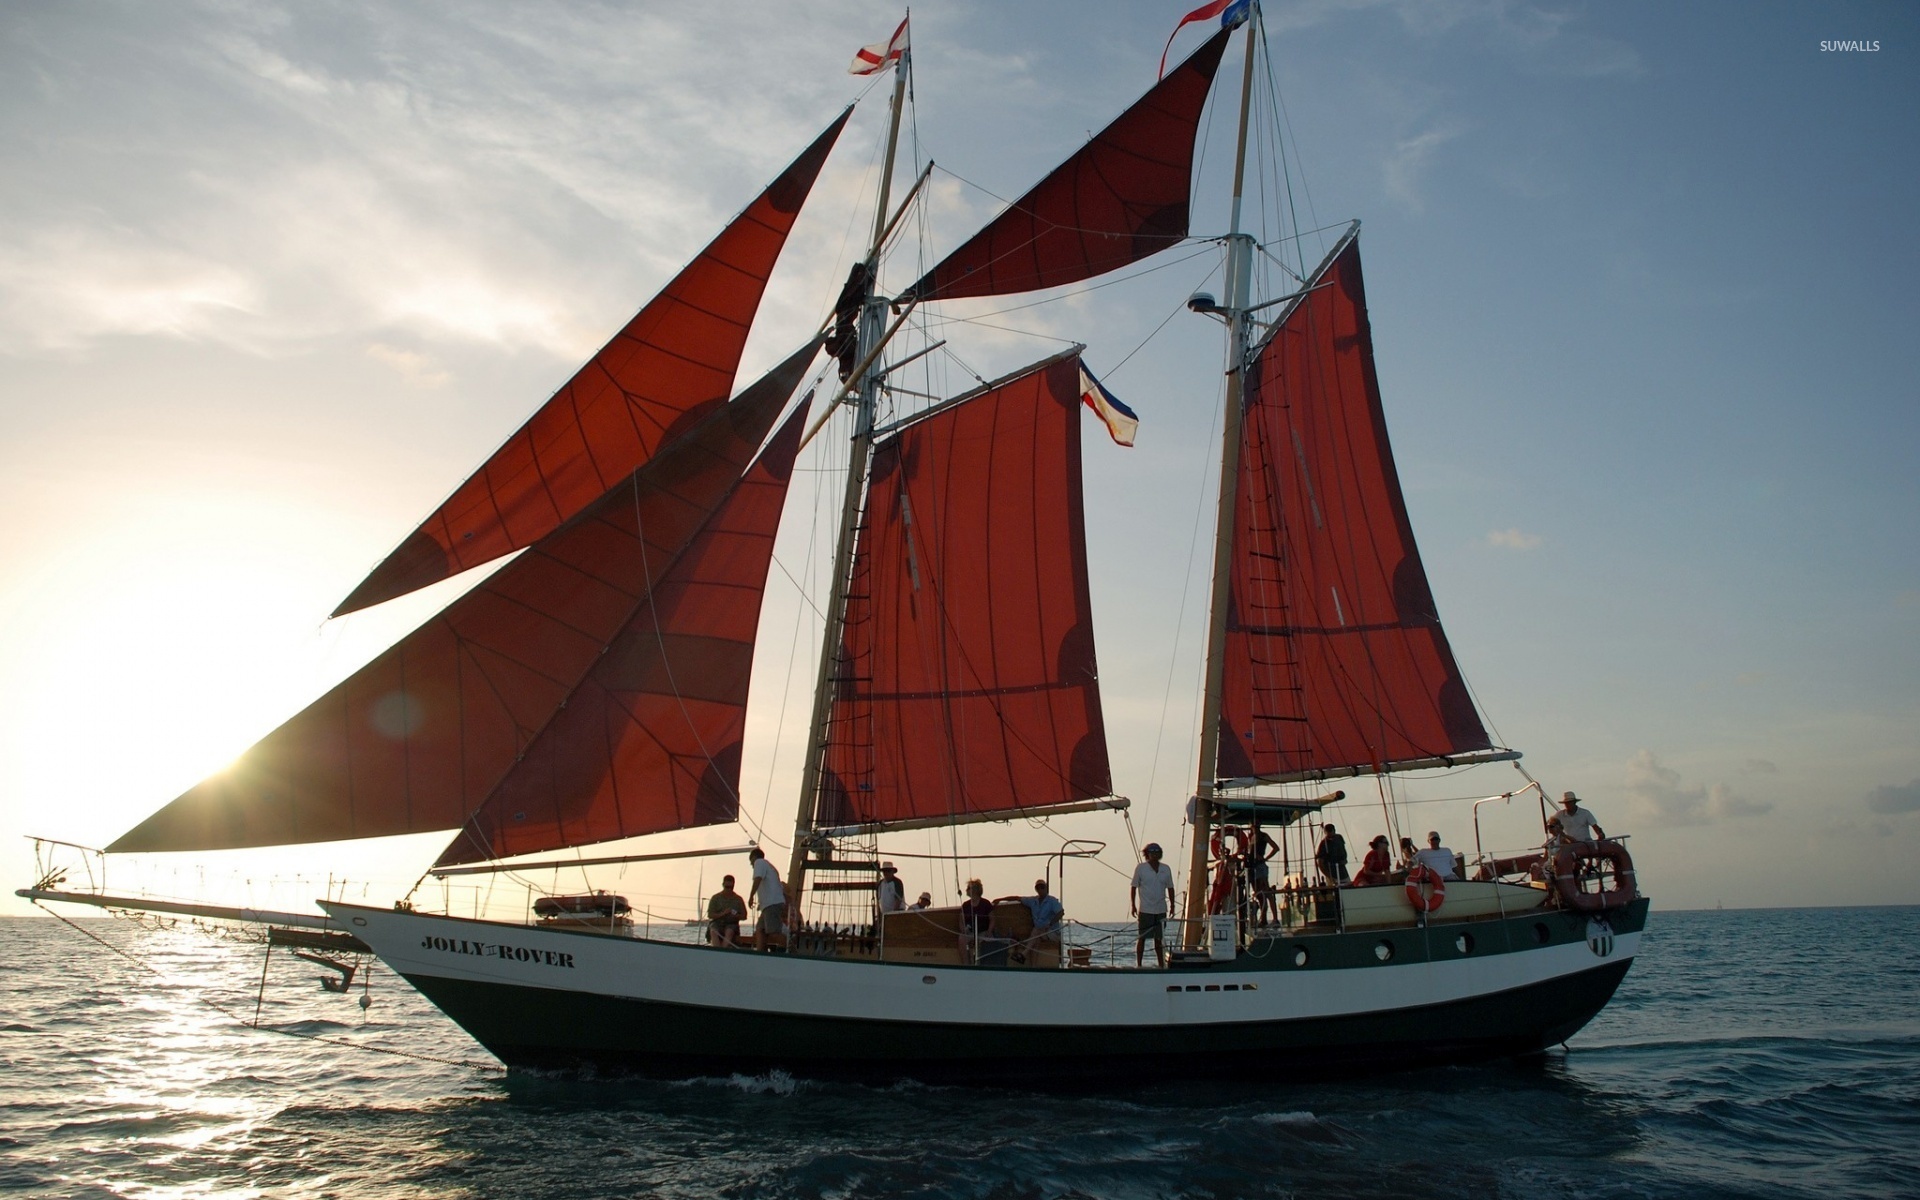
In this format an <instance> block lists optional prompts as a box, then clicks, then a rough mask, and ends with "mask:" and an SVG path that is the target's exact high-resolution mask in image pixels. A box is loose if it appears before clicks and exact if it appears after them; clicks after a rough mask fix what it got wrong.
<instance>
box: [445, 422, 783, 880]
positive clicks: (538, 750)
mask: <svg viewBox="0 0 1920 1200" xmlns="http://www.w3.org/2000/svg"><path fill="white" fill-rule="evenodd" d="M807 409H808V405H807V404H805V403H802V404H801V405H800V406H799V408H798V410H796V411H795V413H794V414H793V416H791V417H789V418H788V419H787V422H786V424H785V425H784V426H782V427H781V430H780V432H779V433H778V434H776V435H775V436H774V439H773V441H772V442H770V443H769V444H768V446H767V448H766V449H765V450H764V451H762V452H761V454H760V457H759V458H758V459H756V460H755V461H754V464H753V466H752V467H751V468H750V469H749V470H748V471H747V473H746V475H745V476H744V477H743V478H742V479H741V480H740V481H739V483H738V485H737V486H736V487H735V488H734V489H733V491H732V493H731V495H729V496H728V498H727V500H726V501H725V503H723V504H722V505H721V506H720V507H719V508H718V509H717V510H716V511H715V512H714V514H713V516H712V517H710V518H709V519H708V520H707V522H706V524H705V525H704V526H703V527H702V528H701V530H700V532H699V533H698V534H696V535H695V536H694V538H693V540H692V541H691V542H689V543H688V544H687V547H686V549H685V550H683V551H681V553H680V555H679V557H678V558H676V559H675V560H674V561H673V562H672V563H671V564H661V565H660V566H661V572H662V573H661V575H660V582H659V583H658V584H657V585H656V586H655V587H654V588H653V590H652V591H651V592H650V593H649V594H648V595H647V596H646V597H645V599H643V600H642V601H640V603H639V604H637V605H636V606H635V608H634V611H633V613H632V615H631V616H630V617H629V618H628V619H627V621H626V624H625V625H624V626H623V627H622V629H621V630H620V633H619V635H618V636H617V637H616V638H614V640H613V643H612V644H611V645H610V646H608V647H607V651H606V653H605V654H604V655H602V656H601V657H600V659H599V660H598V661H597V662H595V663H594V665H593V669H592V670H591V671H589V672H588V673H587V677H586V679H585V680H583V681H582V682H581V684H580V686H579V687H578V688H576V689H574V691H573V693H572V694H571V695H570V696H568V697H567V703H566V705H565V707H564V708H562V709H561V711H560V712H558V713H557V714H555V716H554V718H553V720H552V721H551V722H549V723H548V725H547V727H546V728H545V729H543V730H542V731H541V732H540V734H539V736H538V737H536V738H535V739H534V740H533V743H532V745H530V746H528V747H527V750H526V754H525V756H524V757H523V758H522V759H521V760H520V762H519V763H517V764H516V765H515V766H514V768H513V769H512V770H511V771H510V772H509V773H508V774H507V777H506V778H505V779H504V780H502V781H501V783H500V786H499V787H497V788H496V789H494V792H493V794H492V795H491V796H489V797H488V798H487V801H486V803H485V804H483V805H482V806H481V807H480V810H479V811H478V812H476V813H475V814H474V815H473V818H472V819H471V820H470V821H468V822H467V824H466V826H465V827H464V828H463V829H462V830H461V831H460V833H459V834H458V835H456V836H455V838H454V840H453V842H452V844H451V845H449V846H448V847H447V848H446V850H445V851H444V852H443V853H442V854H441V855H440V859H439V861H438V862H437V863H435V864H434V865H435V866H448V865H451V864H454V863H468V862H480V861H485V860H488V859H496V858H508V857H512V856H515V855H521V854H533V853H537V852H540V851H544V850H558V849H564V848H570V847H574V846H586V845H591V844H593V843H596V842H608V841H615V840H617V839H620V838H629V837H637V836H640V835H642V834H648V833H661V832H665V831H667V830H672V829H689V828H693V827H695V826H700V825H714V824H718V823H721V822H725V821H731V820H733V819H734V818H735V816H736V815H737V814H738V812H739V810H740V794H739V792H740V755H741V744H742V740H743V738H744V737H745V734H746V723H747V684H748V681H749V677H750V674H751V672H752V668H753V645H754V635H755V633H756V631H757V629H758V626H759V623H760V602H761V597H762V596H763V595H764V593H765V590H766V583H767V569H768V567H769V565H770V564H771V563H772V561H773V541H774V536H775V535H776V534H777V533H778V532H779V529H780V513H781V509H782V508H783V507H784V505H785V503H786V498H787V485H788V482H789V481H790V480H791V479H792V477H793V460H794V455H795V454H796V453H797V452H798V450H799V448H800V433H801V429H802V428H803V426H804V424H805V420H806V415H807Z"/></svg>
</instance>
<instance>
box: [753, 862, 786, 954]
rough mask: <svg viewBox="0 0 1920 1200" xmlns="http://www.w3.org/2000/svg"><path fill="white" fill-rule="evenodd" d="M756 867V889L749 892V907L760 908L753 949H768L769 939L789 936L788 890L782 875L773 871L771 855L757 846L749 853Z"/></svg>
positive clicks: (754, 929)
mask: <svg viewBox="0 0 1920 1200" xmlns="http://www.w3.org/2000/svg"><path fill="white" fill-rule="evenodd" d="M747 861H748V862H750V863H752V864H753V886H752V887H750V888H748V889H747V906H748V907H749V908H751V907H753V906H755V905H758V906H759V908H760V919H759V920H758V921H756V922H755V923H754V926H753V948H754V949H755V950H765V949H766V948H767V938H768V937H769V936H772V937H779V938H784V937H785V936H786V935H787V889H786V888H784V887H782V886H780V872H778V871H776V870H774V869H773V864H772V863H770V862H768V861H767V856H766V855H765V854H764V853H762V852H761V850H760V847H758V846H755V847H754V848H753V849H751V850H749V851H747Z"/></svg>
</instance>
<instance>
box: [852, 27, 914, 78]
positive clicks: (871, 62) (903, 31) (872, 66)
mask: <svg viewBox="0 0 1920 1200" xmlns="http://www.w3.org/2000/svg"><path fill="white" fill-rule="evenodd" d="M906 51H907V18H904V17H903V18H901V21H900V28H898V29H896V30H894V31H893V36H892V37H890V38H888V39H887V40H886V41H885V42H882V43H877V44H875V45H872V46H862V47H860V53H858V54H856V55H854V56H853V65H852V66H850V67H848V68H847V74H849V75H878V74H879V73H880V72H882V71H884V70H886V69H887V68H888V67H890V66H892V65H893V64H894V63H897V62H899V61H900V56H901V55H902V54H905V53H906Z"/></svg>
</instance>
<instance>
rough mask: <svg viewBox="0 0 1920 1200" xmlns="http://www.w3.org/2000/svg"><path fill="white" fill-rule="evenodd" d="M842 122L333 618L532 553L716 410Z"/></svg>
mask: <svg viewBox="0 0 1920 1200" xmlns="http://www.w3.org/2000/svg"><path fill="white" fill-rule="evenodd" d="M848 111H849V112H851V111H852V110H848ZM846 121H847V113H842V114H841V115H840V118H839V119H838V120H836V121H835V122H834V123H833V124H831V125H829V126H827V129H826V131H825V132H824V133H822V134H821V135H820V136H819V137H818V138H816V139H815V140H814V143H813V145H811V146H809V147H807V149H806V151H805V152H804V153H802V154H801V155H800V157H799V158H797V159H795V160H794V161H793V165H791V166H789V167H788V168H787V169H786V171H785V172H784V173H782V174H781V176H780V177H779V178H778V179H776V180H774V181H773V183H772V184H770V185H769V186H768V187H767V190H766V191H765V192H763V193H761V195H760V197H759V199H757V200H755V201H754V202H753V203H752V204H749V205H748V206H747V208H746V210H745V211H744V212H742V213H741V214H740V215H739V216H738V217H736V218H734V220H733V223H732V224H730V225H728V226H727V228H726V229H724V230H722V231H721V233H720V236H718V237H716V238H715V239H714V240H713V242H712V244H711V245H709V246H708V247H707V248H706V249H705V250H704V251H702V252H701V254H700V256H699V257H698V258H696V259H694V260H693V261H692V262H691V263H689V264H688V265H687V267H686V269H685V270H683V271H681V272H680V274H679V275H678V276H676V277H675V278H674V280H673V282H671V283H669V284H668V285H667V286H666V288H665V289H664V290H662V291H661V293H660V294H659V295H658V296H656V297H655V298H654V299H653V301H652V302H651V303H649V304H648V305H647V306H646V307H645V308H643V309H641V310H640V312H639V314H638V315H637V316H635V317H634V318H633V320H631V321H629V322H627V326H626V328H625V329H622V330H621V331H620V332H619V333H617V334H615V335H614V337H613V340H612V341H610V342H608V343H607V344H606V346H604V347H603V348H602V349H601V350H600V352H599V353H598V354H596V355H594V356H593V358H591V359H589V360H588V361H587V364H586V365H585V366H583V367H581V368H580V370H579V371H578V372H577V373H576V374H575V375H574V377H573V378H572V379H570V380H568V381H567V383H566V386H564V387H562V388H561V389H560V390H559V391H558V392H557V393H555V394H554V396H553V398H552V399H550V400H548V401H547V402H546V404H544V405H542V406H541V408H540V410H539V411H538V412H536V413H534V414H533V416H532V417H530V418H528V420H527V423H526V424H525V425H523V426H521V427H520V429H519V431H518V432H516V433H515V434H514V435H513V436H512V437H510V438H508V439H507V441H506V444H505V445H503V446H501V447H500V448H499V449H498V450H496V451H494V452H493V457H491V458H489V459H488V460H487V461H486V462H485V463H484V464H482V465H481V467H480V469H479V470H478V471H475V472H474V473H473V476H472V478H470V479H468V480H467V481H466V482H465V483H463V484H461V485H460V486H459V488H458V489H456V490H455V491H454V493H453V495H452V496H449V497H448V498H447V500H446V502H445V503H444V504H442V505H441V506H440V507H439V508H438V509H436V510H435V511H434V513H433V515H432V516H429V517H428V518H427V519H426V520H425V521H423V522H421V524H420V527H419V528H418V529H416V530H414V532H413V533H412V534H411V535H410V536H409V537H408V538H407V540H406V541H404V542H402V543H401V544H400V546H399V547H398V548H397V549H396V550H394V552H393V553H392V554H389V555H388V556H387V557H386V559H385V561H383V562H382V563H381V564H380V565H379V566H377V567H375V568H374V570H373V573H372V574H371V575H368V576H367V578H366V579H365V580H364V581H362V582H361V584H360V586H359V587H357V588H355V589H354V590H353V594H352V595H350V596H348V597H347V598H346V599H345V600H343V601H341V603H340V607H339V608H336V609H335V610H334V611H333V615H334V616H336V617H337V616H340V615H341V614H343V613H350V612H354V611H356V610H358V609H362V608H367V607H370V606H372V605H375V604H379V603H381V602H383V601H386V600H391V599H393V598H394V597H395V596H403V595H405V594H407V593H408V592H411V591H413V590H415V589H416V588H422V587H425V586H427V585H428V584H430V583H437V582H439V581H440V580H442V579H446V578H448V577H450V576H453V575H457V574H459V573H460V572H461V571H464V570H467V569H468V568H469V567H477V566H479V565H480V564H482V563H486V562H492V561H493V560H494V559H496V558H498V557H500V556H501V555H503V554H509V553H511V552H513V551H515V550H518V549H520V548H521V547H522V546H530V545H532V544H533V543H534V542H536V541H538V540H540V539H541V538H543V537H545V536H546V535H547V534H549V533H551V532H553V531H554V530H555V529H557V528H559V527H560V526H561V525H562V524H563V523H565V522H566V521H567V520H568V519H570V518H571V517H573V516H574V514H576V513H578V512H580V511H581V510H582V509H584V508H586V506H587V505H589V504H591V503H593V502H594V501H595V500H598V499H599V498H600V497H601V496H602V495H604V494H605V493H606V491H607V489H608V488H611V487H613V486H614V485H615V484H617V483H619V482H620V481H621V480H623V479H625V478H626V477H627V476H628V475H630V474H632V473H633V471H634V469H635V468H636V467H639V466H640V465H641V464H642V463H644V462H646V461H647V460H648V459H649V458H652V457H653V456H654V455H655V454H656V453H658V452H659V450H660V448H661V447H662V446H664V445H666V444H667V443H668V442H670V441H672V440H673V438H674V437H676V436H677V435H679V434H681V433H683V432H685V431H686V430H689V429H691V428H693V427H694V426H695V425H697V424H699V421H700V418H701V417H703V416H705V415H706V414H707V412H708V411H709V410H710V409H712V408H713V407H714V406H716V405H719V404H721V403H723V402H724V401H725V400H726V398H727V394H728V393H729V392H730V391H732V389H733V379H734V371H735V370H736V369H737V368H738V367H739V365H740V352H741V348H742V347H743V346H744V345H745V344H746V341H747V329H748V326H750V325H751V324H752V323H753V315H754V313H755V311H756V310H758V308H759V307H760V296H761V293H762V292H763V291H764V290H765V288H766V283H767V277H768V276H769V275H771V274H772V273H773V265H774V262H775V261H776V260H777V259H778V258H779V257H780V250H781V248H782V247H783V246H785V245H786V241H787V233H788V231H790V230H791V229H792V228H793V222H794V219H795V218H796V217H797V216H798V215H799V213H800V206H801V204H802V203H803V202H804V201H805V200H806V198H807V193H808V192H809V191H810V190H811V189H812V187H813V181H814V178H815V176H817V175H818V174H819V171H820V166H821V164H822V163H823V162H824V161H825V160H826V157H827V152H828V151H829V150H831V149H832V148H833V143H834V140H835V139H836V138H837V137H839V135H840V129H841V127H842V126H843V125H845V124H846Z"/></svg>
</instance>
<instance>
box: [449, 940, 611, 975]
mask: <svg viewBox="0 0 1920 1200" xmlns="http://www.w3.org/2000/svg"><path fill="white" fill-rule="evenodd" d="M420 948H421V949H422V950H442V951H445V952H446V953H449V954H478V955H480V956H481V957H482V958H501V959H505V960H507V961H508V962H523V963H539V964H541V965H543V966H549V967H565V968H566V969H567V970H569V971H571V970H573V955H571V954H565V953H562V952H561V951H558V950H529V949H527V948H526V947H525V946H509V945H506V944H504V943H502V942H470V941H468V940H467V939H465V938H443V937H426V938H421V939H420Z"/></svg>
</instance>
